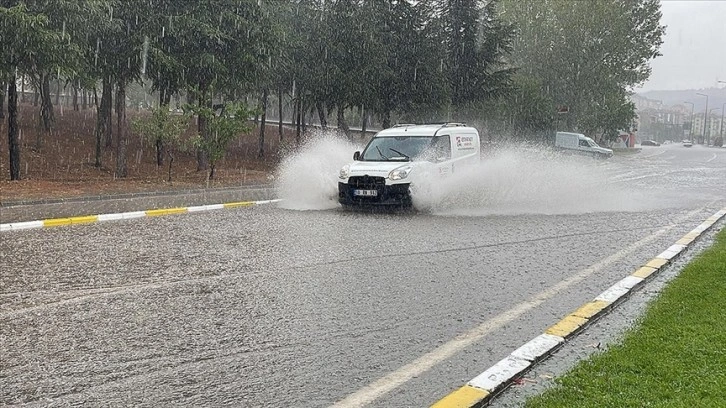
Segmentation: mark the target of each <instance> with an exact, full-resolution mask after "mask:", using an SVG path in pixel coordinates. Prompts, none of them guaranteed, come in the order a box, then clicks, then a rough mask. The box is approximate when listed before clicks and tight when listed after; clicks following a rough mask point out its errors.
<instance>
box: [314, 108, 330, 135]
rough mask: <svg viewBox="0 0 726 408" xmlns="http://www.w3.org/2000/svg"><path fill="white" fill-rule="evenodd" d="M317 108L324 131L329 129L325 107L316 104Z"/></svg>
mask: <svg viewBox="0 0 726 408" xmlns="http://www.w3.org/2000/svg"><path fill="white" fill-rule="evenodd" d="M315 108H316V109H317V110H318V117H319V118H320V127H321V128H322V129H323V130H326V129H327V128H328V115H327V114H326V113H325V105H323V103H322V102H320V101H318V102H315Z"/></svg>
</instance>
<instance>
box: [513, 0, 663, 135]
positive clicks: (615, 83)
mask: <svg viewBox="0 0 726 408" xmlns="http://www.w3.org/2000/svg"><path fill="white" fill-rule="evenodd" d="M501 5H502V9H503V17H504V18H505V19H506V20H507V21H510V22H513V23H514V24H516V26H517V37H516V39H515V42H514V51H513V53H512V64H513V65H514V66H516V67H517V68H518V69H519V70H520V72H521V74H522V75H523V76H526V77H529V78H531V79H530V80H531V81H537V82H539V83H541V84H542V85H543V87H542V89H541V93H542V98H543V99H545V100H550V101H551V103H552V106H550V107H549V110H550V112H554V111H555V107H556V106H567V107H568V109H569V113H567V114H566V115H565V118H564V122H565V123H564V126H565V127H567V128H569V129H574V130H582V131H584V132H588V133H590V134H593V135H594V134H595V133H596V132H605V133H608V134H612V133H613V128H616V127H619V128H625V127H627V126H628V125H629V123H630V121H631V119H632V117H633V115H634V110H633V107H632V105H630V104H629V103H628V101H627V96H628V91H627V90H628V89H629V88H631V87H633V86H635V85H637V84H640V83H642V82H643V81H645V80H646V79H647V78H648V76H649V75H650V67H649V66H648V61H650V60H651V59H653V58H655V57H656V56H658V55H659V53H658V50H659V48H660V45H661V44H662V36H663V33H664V27H663V26H661V25H660V17H661V13H660V4H659V2H658V0H633V1H619V0H592V1H570V0H541V1H537V2H520V1H517V0H502V4H501Z"/></svg>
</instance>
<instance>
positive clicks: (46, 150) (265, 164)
mask: <svg viewBox="0 0 726 408" xmlns="http://www.w3.org/2000/svg"><path fill="white" fill-rule="evenodd" d="M38 112H39V108H38V107H35V106H33V105H31V104H21V106H20V112H19V122H20V149H21V153H20V157H21V159H20V174H21V180H20V181H10V170H9V162H8V158H9V152H8V142H7V140H8V139H7V134H8V123H7V114H6V118H4V119H3V120H2V124H0V134H2V141H3V142H2V143H0V202H7V201H15V200H33V199H55V198H66V197H78V196H84V195H99V194H116V193H130V192H145V191H168V190H188V189H198V188H204V187H205V186H206V172H205V171H197V161H196V156H195V155H194V153H191V152H190V153H177V154H176V155H175V159H174V162H173V165H172V181H171V182H168V181H167V177H168V167H167V164H168V162H167V161H166V160H168V158H165V165H164V166H163V167H158V166H157V165H156V151H155V148H154V146H153V145H151V144H150V143H144V142H142V141H141V139H140V137H139V135H137V134H134V133H133V132H132V131H131V130H130V128H129V127H128V124H127V130H128V132H129V133H128V135H129V144H128V147H127V150H126V151H127V162H128V177H126V178H123V179H117V178H115V176H114V169H115V164H116V157H115V147H114V146H112V147H105V146H104V147H103V148H102V160H101V164H102V165H101V167H99V168H97V167H95V166H94V163H95V146H96V139H95V134H94V131H95V124H96V111H95V109H87V110H82V111H73V110H69V109H68V108H66V107H64V109H63V111H61V110H60V109H59V108H58V107H56V108H55V117H56V123H55V128H54V129H53V131H52V132H51V133H50V134H49V133H45V132H44V131H43V130H42V126H41V124H40V120H39V113H38ZM143 114H144V113H142V112H136V111H129V112H128V119H129V122H130V121H131V120H132V119H134V118H136V117H139V116H140V115H143ZM190 122H191V123H190V126H189V128H188V129H187V131H186V133H185V135H184V136H185V137H190V136H192V135H193V134H194V131H195V129H196V122H195V121H194V120H192V121H190ZM114 123H115V117H114ZM115 135H116V128H115V125H114V137H115ZM258 136H259V129H258V128H255V129H254V130H253V131H252V132H250V133H249V134H245V135H241V136H240V137H239V138H238V139H237V140H235V141H233V142H231V143H230V148H229V150H228V153H227V154H226V156H225V157H224V158H223V159H222V160H221V161H220V162H219V163H218V164H217V169H216V171H215V173H216V174H215V179H214V180H212V181H211V183H210V185H209V187H211V188H214V187H231V186H239V185H248V184H259V183H264V182H267V180H268V174H270V172H271V171H272V170H274V168H275V166H276V165H277V162H278V160H279V152H280V151H281V149H282V148H284V147H285V146H286V145H289V144H291V143H292V142H293V141H294V138H295V132H294V130H293V129H289V128H284V130H283V141H282V142H281V141H280V135H279V133H278V128H277V126H276V124H273V125H272V126H270V125H268V126H267V127H266V132H265V149H266V150H265V152H266V157H265V159H263V160H259V159H257V149H258V143H259V142H258ZM38 137H40V145H39V146H40V147H39V148H38ZM114 143H115V141H114Z"/></svg>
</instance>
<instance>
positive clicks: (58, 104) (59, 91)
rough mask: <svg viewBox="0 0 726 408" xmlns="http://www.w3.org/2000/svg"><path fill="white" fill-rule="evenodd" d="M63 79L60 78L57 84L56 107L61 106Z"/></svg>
mask: <svg viewBox="0 0 726 408" xmlns="http://www.w3.org/2000/svg"><path fill="white" fill-rule="evenodd" d="M61 91H62V88H61V79H60V78H58V80H57V84H56V93H55V106H60V96H61Z"/></svg>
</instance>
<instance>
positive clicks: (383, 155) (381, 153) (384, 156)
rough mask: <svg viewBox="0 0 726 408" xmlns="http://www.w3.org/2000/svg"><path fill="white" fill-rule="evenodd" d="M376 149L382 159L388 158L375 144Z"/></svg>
mask: <svg viewBox="0 0 726 408" xmlns="http://www.w3.org/2000/svg"><path fill="white" fill-rule="evenodd" d="M376 150H378V154H380V155H381V157H383V159H384V160H388V157H386V155H385V154H383V152H382V151H381V148H380V147H378V146H376Z"/></svg>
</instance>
